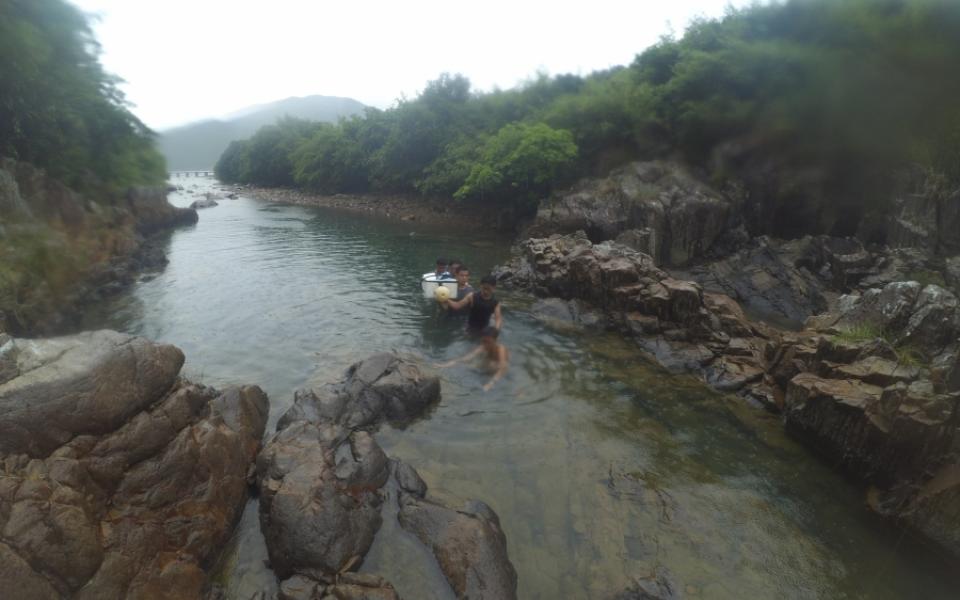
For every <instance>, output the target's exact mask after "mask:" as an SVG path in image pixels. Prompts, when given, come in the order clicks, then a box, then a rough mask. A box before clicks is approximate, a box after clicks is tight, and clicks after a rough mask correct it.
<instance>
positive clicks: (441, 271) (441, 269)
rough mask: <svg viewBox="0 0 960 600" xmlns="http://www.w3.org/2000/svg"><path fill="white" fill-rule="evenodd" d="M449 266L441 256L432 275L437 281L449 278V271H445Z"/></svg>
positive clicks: (448, 262)
mask: <svg viewBox="0 0 960 600" xmlns="http://www.w3.org/2000/svg"><path fill="white" fill-rule="evenodd" d="M449 264H450V261H448V260H447V259H446V258H443V257H442V256H441V257H440V258H438V259H437V270H436V271H434V272H433V274H434V275H436V276H437V278H439V279H449V278H451V277H452V275H450V271H449V270H448V269H447V267H448V266H449Z"/></svg>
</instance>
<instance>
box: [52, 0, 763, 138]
mask: <svg viewBox="0 0 960 600" xmlns="http://www.w3.org/2000/svg"><path fill="white" fill-rule="evenodd" d="M71 1H73V2H74V4H76V5H77V6H79V7H80V8H81V9H83V10H84V11H87V12H89V13H92V14H95V15H98V19H99V20H98V22H96V23H94V30H95V32H96V35H97V38H98V39H99V40H100V43H101V45H102V47H103V54H102V57H101V58H102V62H103V64H104V66H105V67H106V69H107V70H108V71H110V72H111V73H114V74H115V75H119V76H120V77H122V78H123V79H124V80H126V84H124V86H123V89H124V91H125V92H126V94H127V98H128V99H129V100H130V101H131V102H133V103H134V105H135V106H134V108H133V110H134V112H135V113H136V114H137V115H138V116H139V117H140V118H141V119H142V120H143V121H144V122H145V123H146V124H147V125H149V126H151V127H153V128H155V129H164V128H167V127H170V126H173V125H178V124H182V123H186V122H191V121H196V120H199V119H204V118H209V117H219V116H223V115H225V114H228V113H231V112H234V111H236V110H238V109H241V108H243V107H246V106H249V105H252V104H260V103H264V102H271V101H273V100H279V99H282V98H287V97H290V96H306V95H311V94H323V95H328V96H348V97H351V98H355V99H357V100H359V101H361V102H363V103H365V104H369V105H372V106H377V107H381V108H386V107H388V106H390V105H391V104H393V102H394V101H395V100H396V99H397V98H399V97H401V95H406V96H407V97H413V96H415V95H416V94H417V92H418V91H419V90H420V89H422V88H423V86H424V84H425V83H426V82H427V81H429V80H431V79H435V78H436V77H437V76H438V75H439V74H440V73H442V72H445V71H446V72H450V73H463V74H464V75H466V76H467V77H469V78H470V80H471V81H472V82H473V85H474V88H475V89H480V90H489V89H492V88H493V87H494V86H497V87H500V88H509V87H513V86H514V85H516V84H517V83H519V82H521V81H523V80H524V79H527V78H529V77H531V76H532V75H534V74H535V73H536V72H537V71H545V72H547V73H549V74H552V75H556V74H559V73H578V74H583V75H585V74H587V73H590V72H591V71H595V70H597V69H603V68H606V67H609V66H612V65H620V64H627V63H629V62H630V61H631V60H632V59H633V57H634V56H635V55H636V54H637V53H638V52H640V51H641V50H643V49H644V48H645V47H647V46H649V45H650V44H653V43H655V42H656V41H657V40H658V39H659V38H660V36H661V35H663V34H666V33H669V32H671V31H673V32H675V33H677V34H681V33H682V32H683V30H684V28H685V27H686V24H687V23H688V22H689V20H690V19H691V18H693V17H696V16H707V17H715V16H720V15H722V14H723V12H724V10H725V8H726V6H728V5H733V6H744V5H747V4H750V3H751V2H750V1H749V0H669V1H656V2H651V1H634V0H619V1H618V0H579V1H574V2H570V1H567V0H554V1H552V2H539V1H537V2H533V1H528V0H509V1H504V0H477V1H474V0H469V1H467V0H436V1H434V0H407V1H402V0H395V1H369V0H366V1H365V0H339V1H337V2H328V1H324V0H71Z"/></svg>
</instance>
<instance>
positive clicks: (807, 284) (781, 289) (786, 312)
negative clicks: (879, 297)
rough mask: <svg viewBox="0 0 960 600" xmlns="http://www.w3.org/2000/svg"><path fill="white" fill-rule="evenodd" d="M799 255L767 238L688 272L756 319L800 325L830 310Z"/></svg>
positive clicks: (786, 324) (794, 326)
mask: <svg viewBox="0 0 960 600" xmlns="http://www.w3.org/2000/svg"><path fill="white" fill-rule="evenodd" d="M795 260H796V256H793V255H791V253H789V252H786V251H785V250H784V249H783V248H782V246H781V245H779V244H778V243H777V242H775V241H773V240H770V239H768V238H758V239H757V240H755V242H754V245H753V247H750V248H746V249H743V250H741V251H739V252H737V253H736V254H733V255H731V256H729V257H727V258H725V259H723V260H719V261H715V262H712V263H709V264H706V265H703V266H700V267H697V268H695V269H693V270H691V271H690V272H689V275H690V277H691V278H692V279H694V280H695V281H697V282H698V283H700V284H701V285H702V286H703V287H704V289H705V290H707V291H709V292H717V293H723V294H726V295H728V296H730V297H731V298H734V299H735V300H737V301H738V302H740V303H741V304H742V305H743V307H744V308H745V309H746V310H747V312H749V313H751V314H752V315H754V316H755V317H757V318H761V319H765V320H768V321H771V322H773V323H775V324H782V325H784V326H786V327H788V328H799V326H800V325H801V324H802V323H803V322H804V320H805V319H807V318H808V317H810V316H811V315H815V314H817V313H820V312H822V311H824V310H826V309H827V300H826V298H825V297H824V295H823V284H822V283H820V281H819V280H818V279H817V278H816V277H814V276H813V275H812V274H811V273H810V272H809V271H808V270H807V269H805V268H803V267H797V266H796V265H795V263H794V261H795Z"/></svg>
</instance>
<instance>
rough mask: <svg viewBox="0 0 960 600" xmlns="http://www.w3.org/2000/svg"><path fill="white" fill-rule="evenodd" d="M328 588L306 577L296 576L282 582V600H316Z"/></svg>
mask: <svg viewBox="0 0 960 600" xmlns="http://www.w3.org/2000/svg"><path fill="white" fill-rule="evenodd" d="M326 589H327V587H326V586H325V585H324V584H322V583H320V582H319V581H316V580H315V579H310V578H309V577H306V576H304V575H294V576H293V577H290V578H289V579H285V580H283V581H282V582H280V594H279V596H280V600H316V599H317V598H322V597H323V594H324V591H325V590H326Z"/></svg>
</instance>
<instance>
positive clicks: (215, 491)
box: [0, 331, 267, 600]
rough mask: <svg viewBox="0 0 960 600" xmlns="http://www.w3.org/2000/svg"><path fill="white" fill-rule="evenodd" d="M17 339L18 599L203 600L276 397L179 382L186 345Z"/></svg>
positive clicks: (12, 524) (2, 552)
mask: <svg viewBox="0 0 960 600" xmlns="http://www.w3.org/2000/svg"><path fill="white" fill-rule="evenodd" d="M12 343H13V345H14V346H15V347H16V348H17V349H18V353H17V356H16V363H17V372H16V374H15V376H14V377H13V378H12V379H10V380H9V381H7V382H6V383H4V384H3V385H2V386H0V388H2V397H3V399H4V401H5V402H7V403H8V406H13V407H15V408H14V410H4V411H0V429H2V431H4V432H11V434H10V435H4V436H3V439H4V442H5V444H6V446H5V448H4V450H3V451H2V452H0V465H2V467H0V468H2V472H3V477H2V478H0V480H2V481H0V531H2V537H3V542H2V543H0V564H2V566H0V581H3V582H4V588H5V590H14V591H13V592H8V595H7V596H5V597H11V598H44V597H58V598H59V597H72V598H77V599H81V600H86V599H94V598H114V597H127V598H154V597H161V596H162V597H166V598H175V599H179V598H184V599H186V598H197V597H199V596H200V594H201V592H202V590H203V588H204V586H205V585H206V580H207V576H206V573H205V572H204V568H205V566H206V565H208V564H210V562H211V561H212V560H213V559H214V558H215V557H216V555H217V553H218V552H219V551H220V549H221V548H222V547H223V545H224V544H225V543H226V541H227V539H228V538H229V536H230V533H231V530H232V527H233V525H234V524H235V523H236V521H237V520H238V519H239V517H240V513H241V511H242V509H243V506H244V504H245V503H246V500H247V482H246V476H247V471H248V469H249V467H250V465H251V464H252V462H253V459H254V457H255V455H256V453H257V450H258V448H259V441H260V438H261V437H262V435H263V430H264V427H265V424H266V415H267V398H266V396H265V395H264V394H263V392H262V391H261V390H260V389H259V388H256V387H242V388H230V389H228V390H225V391H224V392H223V393H222V394H221V393H218V392H217V391H216V390H213V389H211V388H206V387H202V386H197V385H193V384H190V383H189V382H186V381H184V380H178V379H176V375H177V371H178V369H179V366H180V364H181V362H182V360H183V356H182V354H181V353H180V351H179V350H177V349H176V348H173V347H172V346H162V345H157V344H153V343H151V342H148V341H147V340H144V339H142V338H135V337H132V336H126V335H121V334H117V333H114V332H103V331H101V332H93V333H89V334H81V335H78V336H70V337H69V338H58V339H54V340H18V339H14V340H12ZM66 402H72V404H69V405H68V404H65V403H66ZM27 403H28V404H29V405H31V406H32V407H33V411H32V413H31V412H30V411H25V410H20V409H19V408H16V407H19V406H21V405H24V404H27ZM58 412H59V413H62V414H58ZM31 415H32V419H36V420H39V422H34V421H33V420H32V419H31ZM46 428H50V430H51V431H53V432H54V433H52V434H43V432H44V431H45V430H46ZM23 432H41V433H40V434H37V435H36V439H30V438H31V436H30V435H27V434H24V433H23ZM61 436H63V437H64V438H66V441H63V442H61V439H60V438H61ZM24 440H27V442H26V443H25V442H24ZM8 586H9V587H8Z"/></svg>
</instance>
